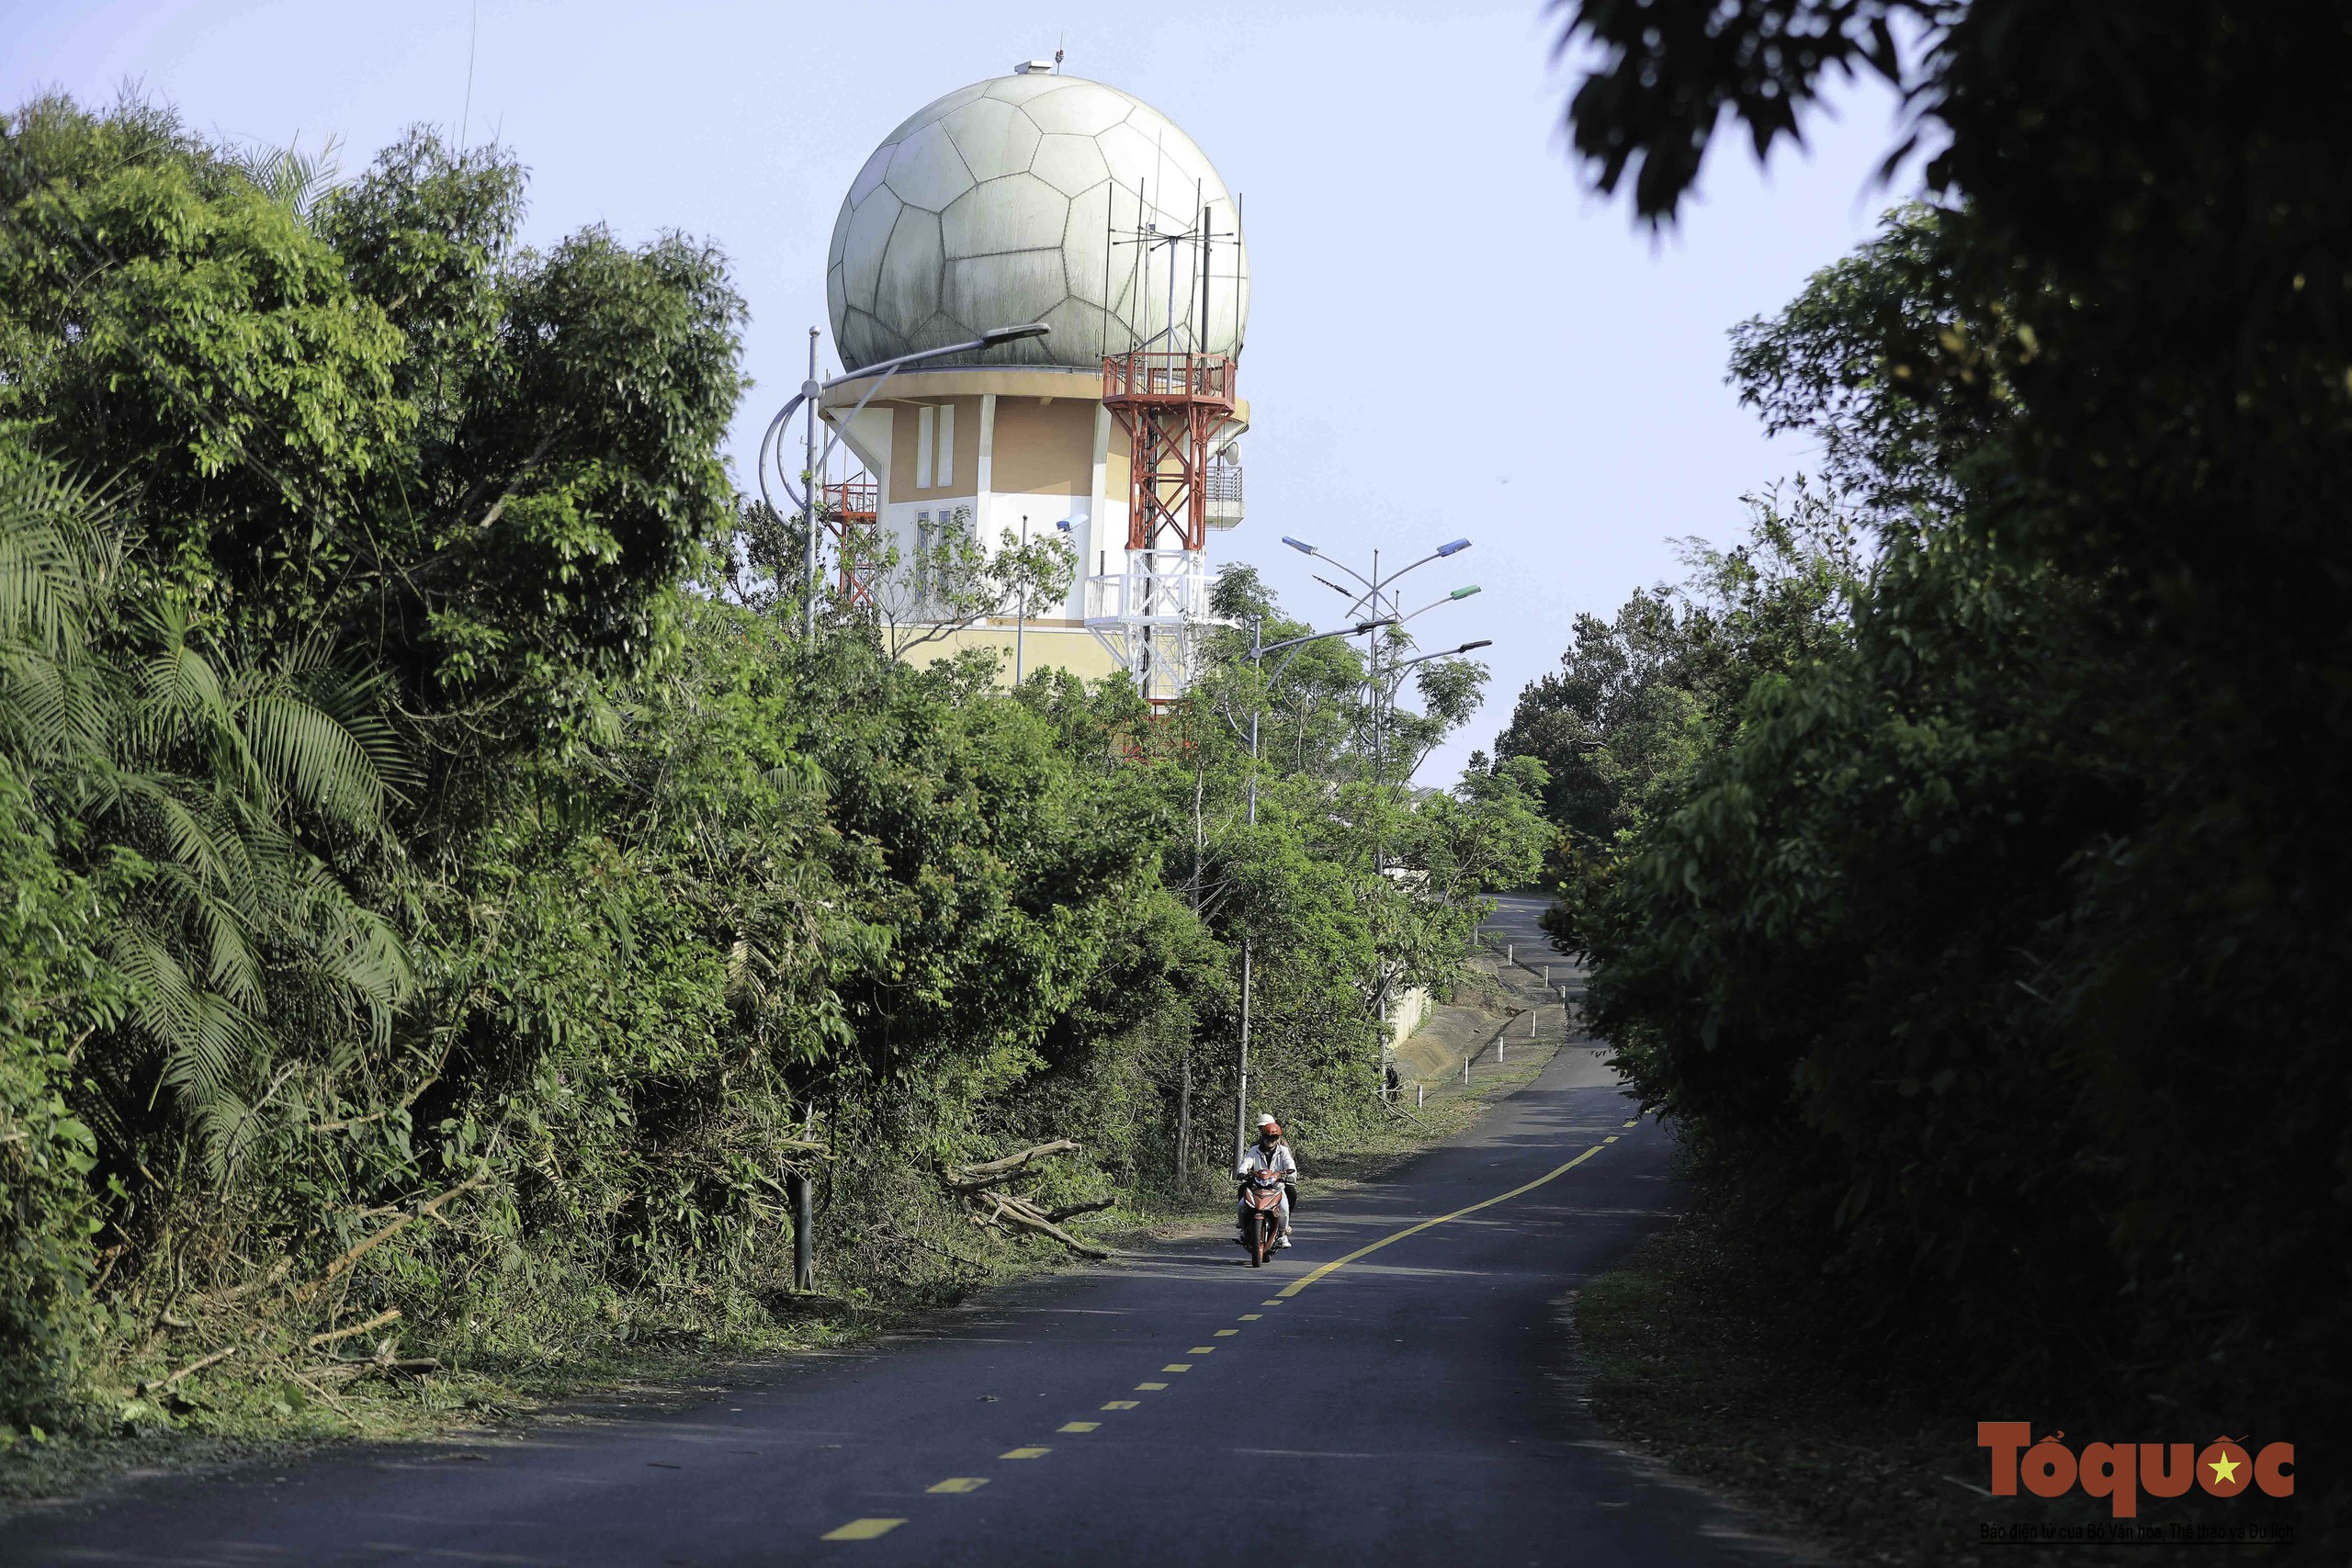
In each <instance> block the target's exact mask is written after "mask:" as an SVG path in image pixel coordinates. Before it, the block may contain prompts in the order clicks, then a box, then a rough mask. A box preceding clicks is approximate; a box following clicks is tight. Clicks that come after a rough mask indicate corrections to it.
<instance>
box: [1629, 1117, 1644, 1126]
mask: <svg viewBox="0 0 2352 1568" xmlns="http://www.w3.org/2000/svg"><path fill="white" fill-rule="evenodd" d="M1641 1124H1642V1122H1641V1118H1639V1117H1635V1118H1634V1120H1633V1121H1631V1122H1626V1123H1625V1125H1626V1126H1628V1127H1638V1126H1640V1125H1641Z"/></svg>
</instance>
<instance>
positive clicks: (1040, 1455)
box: [996, 1449, 1054, 1459]
mask: <svg viewBox="0 0 2352 1568" xmlns="http://www.w3.org/2000/svg"><path fill="white" fill-rule="evenodd" d="M1053 1451H1054V1450H1051V1449H1007V1450H1004V1452H1002V1453H1001V1454H999V1455H997V1456H996V1457H997V1458H999V1459H1044V1458H1045V1457H1046V1455H1047V1454H1049V1453H1052V1452H1053Z"/></svg>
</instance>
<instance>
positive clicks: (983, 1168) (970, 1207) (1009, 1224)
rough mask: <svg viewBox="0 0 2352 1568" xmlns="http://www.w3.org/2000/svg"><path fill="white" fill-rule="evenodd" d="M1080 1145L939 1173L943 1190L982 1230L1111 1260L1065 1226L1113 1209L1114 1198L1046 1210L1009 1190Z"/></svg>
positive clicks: (1066, 1143)
mask: <svg viewBox="0 0 2352 1568" xmlns="http://www.w3.org/2000/svg"><path fill="white" fill-rule="evenodd" d="M1078 1146H1079V1145H1077V1144H1075V1143H1073V1142H1071V1141H1070V1140H1069V1139H1068V1138H1057V1139H1056V1140H1055V1141H1054V1142H1052V1143H1050V1144H1039V1145H1036V1146H1035V1148H1028V1149H1023V1150H1022V1151H1021V1152H1020V1153H1019V1154H1017V1155H1008V1156H1005V1157H1004V1158H1002V1159H993V1160H989V1161H986V1162H984V1163H982V1164H979V1165H962V1166H956V1167H953V1168H950V1167H947V1166H944V1165H943V1166H941V1167H940V1168H939V1181H940V1185H941V1186H943V1187H944V1188H946V1189H947V1190H948V1191H949V1192H951V1193H953V1194H954V1195H955V1196H956V1197H957V1198H960V1199H962V1200H963V1201H964V1206H965V1208H966V1210H967V1216H966V1217H967V1218H968V1219H969V1220H970V1221H971V1222H972V1224H975V1225H977V1226H978V1227H979V1228H981V1229H982V1230H993V1231H998V1232H1005V1231H1015V1232H1020V1233H1022V1234H1024V1235H1042V1236H1045V1237H1046V1238H1048V1239H1049V1240H1053V1241H1057V1242H1060V1243H1061V1244H1062V1245H1063V1246H1064V1247H1069V1249H1070V1250H1071V1251H1072V1252H1075V1253H1077V1254H1078V1255H1079V1256H1080V1257H1081V1258H1096V1259H1101V1258H1108V1257H1110V1256H1111V1255H1110V1254H1109V1253H1107V1252H1105V1251H1103V1249H1102V1248H1101V1247H1094V1246H1091V1245H1089V1244H1088V1243H1086V1242H1083V1241H1080V1239H1079V1238H1078V1237H1076V1236H1074V1235H1070V1234H1069V1232H1068V1231H1066V1230H1064V1229H1062V1226H1061V1222H1062V1221H1064V1220H1067V1219H1070V1218H1072V1217H1074V1216H1076V1215H1079V1214H1091V1213H1095V1212H1097V1211H1099V1210H1103V1209H1108V1208H1111V1207H1113V1206H1114V1205H1115V1204H1116V1203H1117V1202H1118V1200H1117V1199H1115V1198H1103V1199H1098V1200H1096V1201H1093V1202H1090V1203H1072V1204H1070V1205H1069V1206H1068V1207H1066V1208H1059V1209H1051V1210H1047V1209H1041V1208H1039V1207H1038V1206H1037V1205H1036V1204H1035V1203H1033V1202H1031V1201H1029V1200H1028V1199H1026V1198H1023V1197H1021V1196H1020V1195H1018V1194H1017V1193H1013V1192H1011V1191H1008V1190H1006V1188H1007V1187H1008V1186H1009V1185H1010V1184H1011V1183H1012V1182H1016V1181H1019V1180H1021V1179H1023V1178H1024V1177H1030V1176H1035V1174H1037V1171H1036V1166H1037V1162H1039V1161H1041V1160H1046V1159H1050V1158H1052V1157H1053V1156H1056V1155H1064V1154H1070V1153H1074V1152H1075V1151H1076V1150H1077V1148H1078Z"/></svg>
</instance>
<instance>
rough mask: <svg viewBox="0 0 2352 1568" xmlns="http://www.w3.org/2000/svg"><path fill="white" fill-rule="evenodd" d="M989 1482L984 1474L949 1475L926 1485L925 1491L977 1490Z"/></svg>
mask: <svg viewBox="0 0 2352 1568" xmlns="http://www.w3.org/2000/svg"><path fill="white" fill-rule="evenodd" d="M988 1483H989V1478H988V1477H987V1476H985V1475H951V1476H949V1477H948V1478H947V1479H946V1480H944V1481H943V1482H941V1483H939V1484H938V1485H936V1486H926V1487H924V1488H923V1490H924V1491H926V1492H978V1490H979V1489H980V1488H981V1487H983V1486H986V1485H987V1484H988Z"/></svg>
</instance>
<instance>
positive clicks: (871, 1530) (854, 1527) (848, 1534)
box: [817, 1519, 907, 1540]
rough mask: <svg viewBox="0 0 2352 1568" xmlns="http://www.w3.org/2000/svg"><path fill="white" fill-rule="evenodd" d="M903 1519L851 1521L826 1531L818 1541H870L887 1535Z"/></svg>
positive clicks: (901, 1522) (904, 1521) (902, 1521)
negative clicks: (838, 1527) (839, 1527)
mask: <svg viewBox="0 0 2352 1568" xmlns="http://www.w3.org/2000/svg"><path fill="white" fill-rule="evenodd" d="M906 1522H907V1521H906V1520H904V1519H852V1520H850V1522H849V1523H847V1524H845V1525H843V1526H842V1528H841V1529H831V1530H827V1531H826V1532H825V1533H824V1534H822V1535H820V1536H819V1537H818V1538H817V1539H818V1540H873V1539H874V1538H875V1537H876V1536H880V1535H888V1534H889V1533H890V1532H891V1531H892V1530H894V1529H898V1528H899V1526H900V1525H902V1524H905V1523H906Z"/></svg>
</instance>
